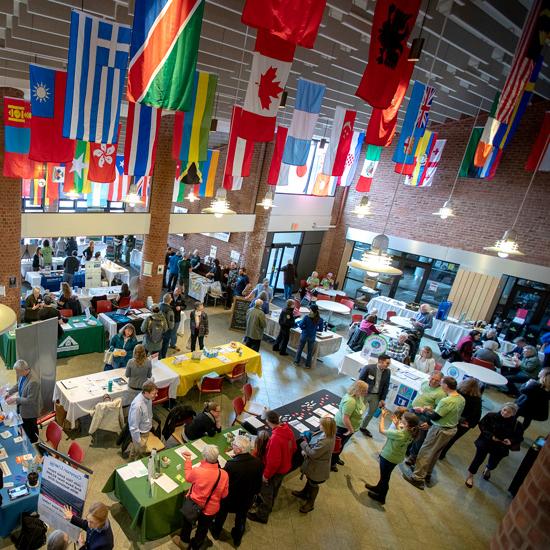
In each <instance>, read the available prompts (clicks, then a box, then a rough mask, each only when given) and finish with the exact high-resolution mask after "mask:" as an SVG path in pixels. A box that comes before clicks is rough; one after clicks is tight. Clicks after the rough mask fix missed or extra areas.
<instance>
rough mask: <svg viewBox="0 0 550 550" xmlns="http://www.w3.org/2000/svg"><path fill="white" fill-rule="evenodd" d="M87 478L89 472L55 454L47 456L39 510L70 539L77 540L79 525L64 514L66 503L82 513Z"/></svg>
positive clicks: (74, 510)
mask: <svg viewBox="0 0 550 550" xmlns="http://www.w3.org/2000/svg"><path fill="white" fill-rule="evenodd" d="M88 481H89V475H88V474H85V473H84V472H82V471H80V470H78V469H76V468H74V467H73V466H70V465H69V464H66V463H65V462H61V460H58V459H57V458H54V457H53V456H46V457H45V458H44V464H43V469H42V482H41V484H40V495H39V497H38V513H39V514H40V516H41V518H42V519H43V520H44V521H45V522H46V523H47V524H48V525H49V526H50V527H51V528H52V529H61V530H63V531H65V532H66V533H67V534H68V535H69V537H70V538H71V540H78V535H79V534H80V528H79V527H76V526H74V525H71V524H70V523H69V522H68V521H67V520H66V519H65V518H64V517H63V507H64V506H70V507H71V508H72V510H73V513H74V514H75V515H76V516H78V517H82V514H83V512H84V501H85V500H86V492H87V491H88Z"/></svg>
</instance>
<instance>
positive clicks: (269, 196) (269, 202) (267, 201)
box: [256, 191, 277, 210]
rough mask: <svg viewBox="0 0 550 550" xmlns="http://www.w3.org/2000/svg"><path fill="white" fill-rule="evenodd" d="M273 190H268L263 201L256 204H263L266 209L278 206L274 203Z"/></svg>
mask: <svg viewBox="0 0 550 550" xmlns="http://www.w3.org/2000/svg"><path fill="white" fill-rule="evenodd" d="M273 200H274V199H273V191H267V193H266V194H265V197H264V198H263V199H262V202H258V203H256V206H263V208H264V210H269V209H270V208H277V207H276V206H275V205H274V204H273Z"/></svg>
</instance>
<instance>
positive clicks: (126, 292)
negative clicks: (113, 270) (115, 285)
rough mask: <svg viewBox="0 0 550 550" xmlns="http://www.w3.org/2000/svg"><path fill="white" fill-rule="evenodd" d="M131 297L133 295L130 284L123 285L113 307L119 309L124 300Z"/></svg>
mask: <svg viewBox="0 0 550 550" xmlns="http://www.w3.org/2000/svg"><path fill="white" fill-rule="evenodd" d="M131 295H132V293H131V292H130V287H129V286H128V283H122V286H121V287H120V292H119V293H118V296H117V297H116V298H115V299H114V300H113V307H119V304H120V301H121V300H122V298H130V296H131Z"/></svg>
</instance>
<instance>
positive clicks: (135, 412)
mask: <svg viewBox="0 0 550 550" xmlns="http://www.w3.org/2000/svg"><path fill="white" fill-rule="evenodd" d="M157 395H158V388H157V386H156V384H155V383H154V382H151V381H150V380H148V381H147V382H145V383H144V384H143V386H142V388H141V393H138V394H137V395H136V397H134V399H133V401H132V403H131V405H130V410H129V412H128V428H129V429H130V436H131V438H132V443H131V447H130V460H138V459H140V458H141V457H142V456H143V455H144V454H145V453H146V451H147V439H148V438H149V433H150V431H151V428H152V427H153V401H154V400H155V398H156V397H157Z"/></svg>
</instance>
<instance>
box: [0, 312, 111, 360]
mask: <svg viewBox="0 0 550 550" xmlns="http://www.w3.org/2000/svg"><path fill="white" fill-rule="evenodd" d="M91 320H93V321H95V323H96V324H95V326H90V325H85V326H84V327H80V328H78V327H75V326H74V324H75V323H86V316H85V315H80V316H78V317H70V318H69V319H68V321H69V323H68V324H69V326H70V327H71V328H70V329H69V330H67V328H65V329H64V331H63V336H62V337H61V339H60V340H59V342H58V346H57V357H58V358H59V357H69V356H71V355H84V354H85V353H94V352H99V353H102V352H103V351H105V331H104V329H103V325H102V324H101V323H100V322H99V321H98V320H97V319H96V318H95V317H92V318H91ZM0 355H1V356H2V359H3V360H4V363H5V365H6V368H8V369H12V368H13V364H14V363H15V361H16V360H17V356H16V346H15V332H12V331H10V332H6V333H4V334H2V335H0Z"/></svg>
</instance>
